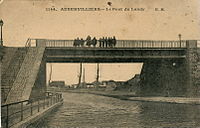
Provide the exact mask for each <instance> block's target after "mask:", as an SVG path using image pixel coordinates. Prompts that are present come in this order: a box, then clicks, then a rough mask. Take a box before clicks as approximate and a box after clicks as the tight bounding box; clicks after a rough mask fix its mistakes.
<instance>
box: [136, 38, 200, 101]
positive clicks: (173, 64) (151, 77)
mask: <svg viewBox="0 0 200 128" xmlns="http://www.w3.org/2000/svg"><path fill="white" fill-rule="evenodd" d="M186 45H187V49H186V59H159V60H153V59H152V60H147V61H144V64H143V67H142V71H141V76H140V77H141V81H140V92H138V93H139V94H140V95H142V96H187V97H197V96H200V49H199V48H197V41H192V40H191V41H187V42H186Z"/></svg>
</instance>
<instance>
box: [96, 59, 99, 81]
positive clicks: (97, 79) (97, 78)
mask: <svg viewBox="0 0 200 128" xmlns="http://www.w3.org/2000/svg"><path fill="white" fill-rule="evenodd" d="M96 82H99V63H97V77H96Z"/></svg>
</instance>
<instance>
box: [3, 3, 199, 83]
mask: <svg viewBox="0 0 200 128" xmlns="http://www.w3.org/2000/svg"><path fill="white" fill-rule="evenodd" d="M107 2H111V3H112V5H111V6H109V5H108V4H107ZM52 7H53V8H56V10H57V11H47V10H48V8H52ZM199 7H200V0H1V2H0V18H1V19H3V21H4V25H3V41H4V45H5V46H24V45H25V42H26V40H27V39H28V38H43V39H74V38H76V37H82V38H86V36H87V35H91V36H92V37H94V36H95V37H97V38H99V37H102V36H108V37H109V36H115V37H116V38H117V39H133V40H137V39H139V40H178V34H181V35H182V39H183V40H186V39H197V40H200V9H199ZM61 8H104V9H105V8H123V9H124V8H144V11H61ZM155 8H159V9H160V8H163V9H164V11H155ZM119 66H120V67H121V68H119ZM53 67H54V76H53V78H52V79H55V80H59V79H63V80H65V81H66V83H73V82H75V81H77V79H75V76H77V72H78V71H77V69H78V65H77V64H74V65H71V64H53ZM69 67H70V69H69ZM101 67H102V72H101V73H102V74H103V75H102V76H101V78H100V79H102V80H104V79H105V80H106V79H115V80H127V79H129V78H130V76H131V75H130V74H135V73H138V72H139V71H140V70H141V64H129V65H125V66H124V65H122V64H118V65H114V64H113V65H107V64H105V65H102V66H101ZM47 68H49V66H47ZM110 68H113V69H112V72H111V71H110V70H109V69H110ZM105 69H107V70H105ZM86 70H87V71H86V72H87V73H88V74H89V73H90V74H91V75H90V76H88V77H87V79H88V81H93V80H94V75H93V74H94V73H95V66H94V65H92V64H88V65H87V64H86ZM119 70H120V72H121V73H120V74H121V76H120V75H116V74H117V73H119ZM63 71H67V72H68V74H67V72H63ZM69 72H70V73H69ZM70 75H71V76H73V80H72V79H71V80H70V79H69V77H67V76H70ZM109 76H112V77H109ZM108 77H109V78H108ZM89 78H91V79H89Z"/></svg>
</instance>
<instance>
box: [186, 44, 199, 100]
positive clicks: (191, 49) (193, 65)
mask: <svg viewBox="0 0 200 128" xmlns="http://www.w3.org/2000/svg"><path fill="white" fill-rule="evenodd" d="M186 45H187V55H186V56H187V57H186V61H187V70H188V72H187V73H188V89H187V94H188V96H192V97H194V96H200V48H198V47H197V41H196V40H191V41H187V42H186Z"/></svg>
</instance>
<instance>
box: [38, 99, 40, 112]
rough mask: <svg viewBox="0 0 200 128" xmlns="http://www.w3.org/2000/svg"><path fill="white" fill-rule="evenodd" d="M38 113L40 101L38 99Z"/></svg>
mask: <svg viewBox="0 0 200 128" xmlns="http://www.w3.org/2000/svg"><path fill="white" fill-rule="evenodd" d="M38 112H40V100H39V99H38Z"/></svg>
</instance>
